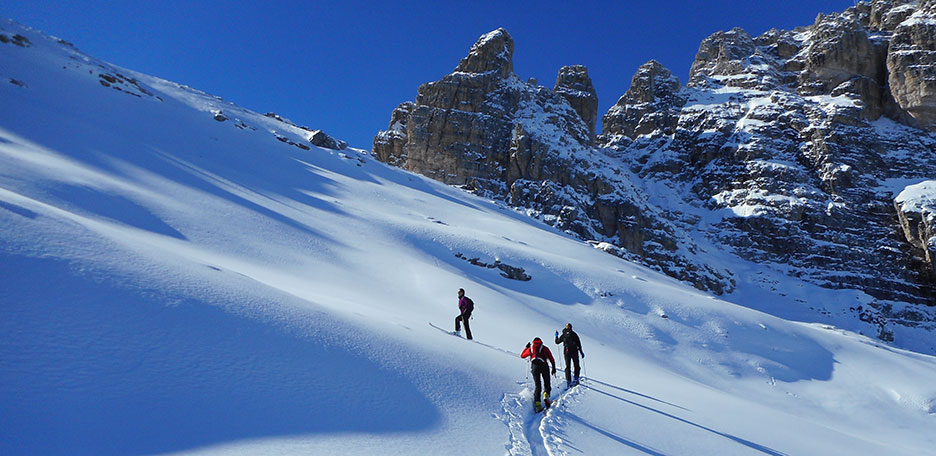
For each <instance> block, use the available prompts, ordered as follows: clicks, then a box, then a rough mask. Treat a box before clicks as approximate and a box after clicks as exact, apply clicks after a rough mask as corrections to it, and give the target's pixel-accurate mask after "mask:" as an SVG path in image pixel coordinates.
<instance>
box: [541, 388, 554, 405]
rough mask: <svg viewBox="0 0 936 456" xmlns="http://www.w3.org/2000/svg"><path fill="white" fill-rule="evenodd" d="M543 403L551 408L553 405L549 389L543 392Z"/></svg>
mask: <svg viewBox="0 0 936 456" xmlns="http://www.w3.org/2000/svg"><path fill="white" fill-rule="evenodd" d="M543 403H544V404H545V405H546V407H545V408H549V406H550V405H552V401H551V400H549V391H546V392H544V393H543Z"/></svg>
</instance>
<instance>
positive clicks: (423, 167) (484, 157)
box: [373, 29, 733, 293]
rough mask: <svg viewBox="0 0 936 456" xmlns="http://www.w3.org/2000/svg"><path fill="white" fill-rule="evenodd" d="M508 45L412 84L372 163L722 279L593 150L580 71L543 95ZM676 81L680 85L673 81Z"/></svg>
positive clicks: (680, 273)
mask: <svg viewBox="0 0 936 456" xmlns="http://www.w3.org/2000/svg"><path fill="white" fill-rule="evenodd" d="M512 58H513V40H512V39H511V38H510V35H509V34H508V33H507V32H506V31H505V30H503V29H498V30H495V31H493V32H491V33H488V34H486V35H484V36H482V37H481V38H480V39H479V40H478V42H476V43H475V44H474V45H473V46H472V47H471V50H470V51H469V54H468V56H467V57H465V58H464V59H462V60H461V62H460V63H459V64H458V66H457V67H456V68H455V71H454V72H453V73H451V74H449V75H446V76H444V77H443V78H442V79H441V80H439V81H435V82H429V83H426V84H423V85H422V86H420V87H419V90H418V94H417V97H416V101H415V103H411V104H407V103H404V104H402V105H400V106H399V107H398V108H397V109H396V110H394V113H393V115H392V117H393V120H392V121H391V123H390V128H389V129H388V130H386V131H382V132H380V133H378V134H377V136H376V137H375V138H374V149H373V153H374V155H375V156H377V157H378V159H380V160H382V161H385V162H388V163H393V164H396V165H397V166H401V167H403V168H406V169H409V170H411V171H415V172H418V173H420V174H423V175H426V176H429V177H432V178H434V179H436V180H439V181H442V182H446V183H449V184H454V185H464V186H466V187H467V188H468V189H471V190H474V191H478V192H483V193H485V194H487V195H489V196H493V197H497V198H503V199H505V200H507V201H508V202H510V204H512V205H515V206H519V207H525V208H527V209H529V210H530V211H531V212H532V213H534V214H538V215H539V216H540V217H541V218H542V219H543V220H544V221H546V222H548V223H550V224H552V225H554V226H556V227H557V228H560V229H562V230H565V231H568V232H571V233H574V234H577V235H579V236H581V237H583V238H586V239H598V240H614V241H615V243H617V244H618V245H621V246H623V247H625V248H626V249H627V250H626V253H621V254H622V255H630V256H631V257H632V259H635V260H640V261H644V262H645V263H647V264H649V265H651V266H653V267H656V268H658V269H659V270H662V271H665V272H667V273H669V274H670V275H672V276H674V277H677V278H680V279H683V280H688V281H691V282H692V283H695V284H696V285H697V286H699V287H700V288H704V289H707V290H712V291H715V292H717V293H721V292H724V291H726V290H730V289H731V287H732V286H733V285H732V284H731V278H730V275H729V274H727V273H726V272H724V271H721V272H718V271H716V269H715V268H713V267H710V266H706V265H705V264H703V262H702V261H701V260H700V259H699V258H695V257H693V256H692V255H691V254H690V255H688V256H687V255H686V252H696V253H698V252H700V249H699V247H698V246H696V245H695V243H694V241H693V240H692V238H691V237H690V236H687V235H686V234H685V233H683V232H680V230H679V229H677V228H676V226H675V225H673V223H672V222H671V221H670V220H668V218H667V216H665V215H664V214H662V213H661V212H660V211H659V209H656V208H653V207H651V206H650V205H648V204H647V202H646V198H645V196H643V195H642V194H641V193H640V192H639V191H638V190H637V189H636V188H635V187H634V186H633V185H631V184H630V183H629V182H628V177H627V176H628V172H627V170H626V169H624V168H622V167H621V165H620V162H618V161H617V160H616V159H614V158H613V157H610V156H607V155H605V154H604V153H603V152H601V151H600V150H596V149H594V148H593V147H592V144H593V143H594V122H595V120H596V119H597V95H596V94H595V91H594V86H593V85H592V82H591V79H590V78H589V77H588V71H587V69H586V68H585V67H582V66H567V67H563V68H562V69H561V70H560V71H559V75H558V77H557V82H556V86H555V88H554V89H553V90H548V89H546V88H544V87H541V86H538V85H536V84H535V81H530V82H526V83H524V82H522V81H521V79H520V78H518V77H517V76H516V75H515V74H513V73H512V68H513V61H512ZM677 85H678V83H677Z"/></svg>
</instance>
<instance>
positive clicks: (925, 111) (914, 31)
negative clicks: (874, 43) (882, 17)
mask: <svg viewBox="0 0 936 456" xmlns="http://www.w3.org/2000/svg"><path fill="white" fill-rule="evenodd" d="M901 17H903V16H901ZM887 71H888V74H889V77H888V82H889V84H890V89H891V94H893V97H894V99H895V100H896V101H897V104H898V105H899V106H900V108H901V109H903V110H904V111H906V112H907V113H908V114H909V115H910V117H912V118H913V119H914V120H915V121H916V122H917V123H918V124H919V125H920V126H922V127H923V128H927V129H930V130H936V4H934V3H933V2H929V3H926V2H921V3H920V6H919V8H918V9H917V10H916V11H915V12H913V14H911V15H908V16H906V19H905V20H904V21H902V22H901V23H900V24H899V25H898V26H897V27H896V28H895V30H894V34H893V37H892V38H891V40H890V46H889V48H888V52H887Z"/></svg>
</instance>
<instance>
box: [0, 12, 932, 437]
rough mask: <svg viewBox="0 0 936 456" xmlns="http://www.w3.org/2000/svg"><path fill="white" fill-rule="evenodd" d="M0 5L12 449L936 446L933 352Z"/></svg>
mask: <svg viewBox="0 0 936 456" xmlns="http://www.w3.org/2000/svg"><path fill="white" fill-rule="evenodd" d="M0 34H2V35H4V36H5V37H7V38H8V39H7V40H5V41H4V42H2V43H0V106H2V109H0V277H2V283H3V286H2V287H0V312H2V315H3V318H2V319H0V454H5V455H16V454H95V455H108V454H115V455H116V454H120V455H127V454H166V453H172V454H176V453H178V454H245V453H249V454H466V455H478V454H509V455H529V454H534V455H543V454H549V455H561V454H568V455H572V454H651V455H662V454H667V455H668V454H693V455H705V454H718V455H724V454H752V455H765V454H766V455H802V454H823V455H829V454H880V455H885V454H886V455H919V454H926V453H928V452H932V449H933V448H934V445H936V436H934V433H933V432H932V429H933V427H934V425H936V385H934V383H933V382H932V379H933V378H936V359H934V357H932V356H929V355H925V354H918V353H914V352H910V351H905V350H901V349H899V348H896V347H890V346H883V345H881V344H880V343H879V342H878V341H876V340H873V339H869V338H867V337H865V336H862V335H859V334H854V333H850V332H847V331H844V330H839V329H836V328H835V327H833V326H830V325H828V324H818V323H810V322H795V321H790V320H785V319H783V318H780V317H778V316H773V315H770V314H767V313H763V312H761V311H757V310H753V309H752V308H750V307H745V306H742V305H738V304H736V303H732V302H729V301H726V300H722V299H716V298H714V297H712V296H708V295H705V294H703V293H700V292H698V291H697V290H694V289H692V288H691V287H688V286H685V285H682V284H680V283H677V282H675V281H674V280H672V279H670V278H667V277H665V276H662V275H660V274H658V273H655V272H653V271H650V270H648V269H645V268H642V267H639V266H636V265H633V264H630V263H627V262H624V261H623V260H621V259H619V258H617V257H614V256H612V255H608V254H606V253H603V252H602V251H600V250H599V249H596V248H593V247H592V246H590V245H588V244H585V243H582V242H579V241H576V240H574V239H572V238H571V237H569V236H567V235H565V234H563V233H559V232H557V231H555V230H554V229H552V228H550V227H548V226H546V225H544V224H542V223H539V222H536V221H534V220H531V219H529V218H527V217H525V216H523V215H522V214H519V213H517V212H515V211H513V210H511V209H508V208H506V207H505V206H504V205H503V204H500V203H497V202H492V201H486V200H482V199H479V198H477V197H474V196H472V195H469V194H467V193H464V192H462V191H460V190H458V189H454V188H450V187H446V186H443V185H441V184H438V183H436V182H434V181H431V180H428V179H426V178H423V177H420V176H416V175H412V174H409V173H406V172H403V171H401V170H399V169H396V168H390V167H387V166H385V165H383V164H381V163H379V162H377V161H376V160H373V159H372V158H371V157H370V156H368V155H367V153H366V152H363V151H360V150H354V149H348V150H345V151H334V150H328V149H321V148H317V147H309V145H308V142H307V138H308V136H309V132H308V131H307V130H305V129H302V128H300V127H296V126H295V125H292V124H290V123H287V122H283V121H281V120H278V119H276V118H273V117H267V116H263V115H259V114H256V113H252V112H248V111H246V110H243V109H240V108H238V107H237V106H235V105H233V104H231V103H228V102H225V101H224V100H221V99H219V98H217V97H214V96H211V95H208V94H205V93H202V92H199V91H197V90H194V89H191V88H188V87H185V86H181V85H179V84H175V83H172V82H169V81H165V80H161V79H158V78H154V77H150V76H147V75H143V74H138V73H135V72H133V71H130V70H127V69H123V68H119V67H115V66H113V65H110V64H108V63H105V62H101V61H98V60H96V59H94V58H91V57H89V56H86V55H84V54H82V53H81V52H79V51H77V50H76V49H74V48H73V47H71V46H69V45H68V44H67V43H62V42H60V41H59V40H56V39H53V38H49V37H46V36H43V35H42V34H40V33H38V32H36V31H33V30H30V29H27V28H24V27H22V26H19V25H17V24H15V23H12V22H9V21H3V22H0ZM17 35H19V36H20V37H21V38H23V39H14V38H15V37H16V36H17ZM24 39H25V40H24ZM102 81H103V82H102ZM105 83H106V84H105ZM219 113H223V117H224V119H225V120H222V121H219V120H217V119H216V116H218V114H219ZM456 255H457V256H456ZM463 258H478V259H479V261H481V262H484V263H494V262H495V261H496V260H500V261H501V262H502V263H504V264H507V265H510V266H514V267H520V268H523V269H524V271H525V273H526V274H528V275H530V276H531V277H532V279H531V280H529V281H516V280H510V279H507V278H505V277H503V276H502V275H501V274H500V271H499V270H498V269H494V268H485V267H479V266H476V265H474V264H472V263H470V262H468V261H466V260H464V259H463ZM778 285H779V286H790V287H793V286H796V287H800V288H802V287H804V286H803V285H802V284H798V283H797V284H793V283H790V284H786V283H779V284H778ZM460 287H463V288H465V289H466V291H467V294H468V296H470V297H471V298H472V299H473V300H474V302H475V303H476V311H475V317H474V318H473V320H472V330H473V332H474V335H475V337H476V342H468V341H466V340H464V339H460V338H456V337H453V336H451V335H448V334H445V333H444V332H442V331H439V330H438V329H435V328H433V327H431V326H430V325H429V324H428V323H430V322H431V323H434V324H436V325H438V326H441V327H443V328H448V327H450V326H451V325H452V324H453V319H454V317H455V315H456V312H457V307H456V296H455V294H456V291H457V289H458V288H460ZM798 293H800V294H801V295H802V296H803V297H804V298H808V299H816V300H822V299H825V298H827V297H828V296H832V295H827V294H823V293H824V292H823V291H821V290H819V289H812V288H808V287H807V288H805V289H801V290H800V291H799V292H798ZM834 296H840V295H834ZM727 299H733V298H731V297H728V298H727ZM744 299H745V300H746V301H743V302H742V301H739V302H741V303H744V302H748V303H750V302H754V301H752V300H756V299H758V296H756V295H753V294H752V295H745V296H744ZM752 307H757V308H759V309H769V308H771V306H770V305H769V303H763V302H754V304H753V305H752ZM566 322H572V323H573V324H574V327H575V329H576V330H577V331H578V332H579V334H580V335H581V336H582V339H583V346H584V350H585V353H586V355H587V357H586V359H585V360H584V361H585V376H586V380H585V382H584V384H583V385H582V386H580V387H577V388H575V389H573V390H571V391H565V388H564V385H563V388H561V391H563V394H562V395H561V396H559V400H558V401H557V403H556V405H555V407H553V408H552V409H550V410H549V411H548V412H547V413H545V414H543V415H533V414H532V410H531V406H530V398H531V392H530V390H531V385H530V384H529V381H528V380H527V375H526V372H527V364H526V362H525V361H524V360H521V359H520V358H519V356H518V355H517V353H519V351H520V350H521V349H522V348H523V346H524V344H525V343H526V342H527V341H529V340H530V339H531V338H533V337H536V336H539V337H542V338H544V340H546V341H547V343H548V345H549V346H550V347H552V348H553V351H554V352H556V353H558V350H557V349H556V348H555V345H552V344H551V342H552V340H551V337H552V336H551V335H552V334H553V332H554V331H555V330H558V329H560V328H561V327H562V326H563V325H564V324H565V323H566ZM560 364H561V361H560ZM560 367H561V366H560ZM560 378H561V374H560ZM554 382H555V383H556V384H559V383H564V382H561V381H558V380H556V379H554Z"/></svg>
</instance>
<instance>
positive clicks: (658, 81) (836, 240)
mask: <svg viewBox="0 0 936 456" xmlns="http://www.w3.org/2000/svg"><path fill="white" fill-rule="evenodd" d="M934 5H936V1H933V0H926V1H918V2H915V1H901V0H876V1H873V2H870V3H867V2H862V3H859V4H857V5H856V6H855V7H852V8H849V9H848V10H846V11H844V12H842V13H837V14H830V15H820V16H819V17H817V19H816V21H815V23H814V24H812V25H810V26H807V27H802V28H798V29H796V30H792V31H783V30H770V31H768V32H766V33H764V34H763V35H761V36H758V37H751V36H750V35H748V34H747V33H746V32H745V31H744V30H741V29H733V30H730V31H727V32H718V33H715V34H713V35H712V36H710V37H709V38H707V39H706V40H704V41H703V42H702V44H701V45H700V47H699V52H698V54H697V56H696V60H695V62H694V63H693V65H692V68H691V71H690V76H689V81H688V82H687V84H686V86H684V87H683V86H680V83H679V80H678V79H677V78H676V77H675V76H673V74H672V73H671V72H670V71H669V70H667V69H666V68H664V67H663V66H662V65H660V64H659V63H657V62H655V61H650V62H648V63H646V64H644V65H642V66H641V67H640V68H639V69H638V70H637V73H636V74H635V75H634V77H633V79H632V81H631V87H630V89H629V90H628V91H627V92H626V93H625V94H624V95H623V96H621V98H620V99H619V100H618V102H617V103H616V104H615V105H614V106H613V107H612V108H611V109H610V110H609V111H608V112H607V113H606V114H605V115H604V116H603V117H602V129H601V135H600V136H598V137H597V139H596V138H593V136H592V135H593V132H594V128H593V125H594V124H593V122H594V119H596V117H597V111H596V109H595V108H594V106H596V104H597V96H596V95H595V94H594V89H593V87H592V85H591V80H590V79H589V78H588V76H587V71H586V70H585V69H584V67H580V66H574V67H564V68H563V69H562V70H560V72H559V77H558V78H557V83H556V86H555V88H554V89H553V90H548V89H546V88H544V87H540V86H536V85H535V83H523V82H521V81H520V79H519V78H517V77H516V76H515V75H514V74H513V73H512V63H511V62H512V60H511V59H512V55H513V41H512V39H510V36H509V35H508V34H507V33H506V31H504V30H497V31H495V32H492V33H490V34H488V35H485V36H483V37H482V38H481V39H480V40H479V41H478V42H477V43H476V44H475V45H474V46H472V48H471V51H470V52H469V55H468V57H466V58H465V59H463V60H462V62H461V63H460V64H459V65H458V67H457V68H456V70H455V72H453V73H452V74H450V75H447V76H445V77H443V78H442V79H441V80H440V81H437V82H432V83H428V84H424V85H423V86H422V87H420V88H419V93H418V96H417V98H416V102H415V103H412V104H403V105H401V106H400V107H399V108H397V110H395V111H394V114H393V121H392V122H391V125H390V128H389V129H388V130H387V131H385V132H381V133H379V134H378V135H377V137H376V138H375V141H374V153H375V155H377V156H378V157H379V158H380V159H381V160H383V161H387V162H390V163H394V164H397V165H399V166H403V167H405V168H407V169H410V170H413V171H416V172H420V173H422V174H425V175H427V176H431V177H433V178H436V179H438V180H442V181H444V182H449V183H452V184H458V185H466V186H467V187H468V188H470V189H474V190H476V191H479V192H485V193H487V194H489V195H491V196H493V197H499V198H503V199H505V200H507V201H508V202H509V203H510V204H512V205H514V206H517V207H522V208H526V209H527V210H528V212H530V213H533V214H534V215H537V216H539V217H541V218H542V219H543V220H546V221H547V222H549V223H552V224H554V225H555V226H557V227H558V228H561V229H564V230H567V231H569V232H572V233H575V234H576V235H578V236H581V237H583V238H585V239H588V240H594V241H596V244H598V245H601V246H603V247H604V248H606V249H607V250H609V251H610V252H612V253H616V254H618V255H621V256H624V257H628V258H631V259H634V260H638V261H642V262H644V263H645V264H647V265H649V266H651V267H654V268H656V269H659V270H661V271H664V272H666V273H668V274H670V275H672V276H673V277H676V278H679V279H681V280H686V281H689V282H691V283H693V284H694V285H696V286H697V287H699V288H701V289H705V290H711V291H713V292H716V293H723V292H732V291H733V290H734V289H735V285H736V282H735V280H736V279H738V278H737V277H735V276H734V275H733V273H732V272H731V271H728V270H725V268H724V266H722V265H720V264H719V262H718V258H719V255H718V254H716V252H728V253H729V254H730V255H734V256H736V257H740V258H742V259H744V260H748V261H751V262H752V263H757V264H759V265H760V267H763V268H768V269H770V270H774V271H782V272H783V273H786V274H789V275H793V276H796V277H799V278H801V279H803V280H806V281H808V282H811V283H814V284H818V285H820V286H823V287H828V288H835V289H852V290H857V291H860V292H863V293H865V294H866V295H867V296H870V299H869V301H868V303H867V304H868V305H866V306H857V307H854V306H853V307H851V308H850V311H851V312H854V313H855V316H856V317H857V318H860V319H861V320H862V321H866V322H869V323H871V324H873V325H877V326H878V328H879V329H880V333H879V335H880V336H881V337H882V338H884V339H887V338H889V337H892V335H891V334H892V333H891V329H888V328H893V325H894V324H899V325H905V326H924V327H933V326H934V324H933V322H934V321H936V312H932V311H931V310H930V309H929V308H928V307H926V306H920V304H928V305H934V304H936V274H934V273H933V271H934V269H933V257H934V255H933V253H934V250H933V222H932V210H931V209H925V208H927V207H930V206H926V205H919V204H916V205H914V204H907V203H904V204H900V203H898V202H897V199H896V198H897V195H898V194H900V193H902V192H903V191H904V188H905V187H907V186H908V185H914V184H919V183H920V182H923V181H925V180H927V179H932V178H933V177H934V176H936V133H934V132H933V131H934V130H936V123H934V112H936V111H934V109H933V108H934V97H936V77H934V71H936V62H934V60H933V59H934V57H933V56H936V42H934V40H936V29H934V27H936V6H934ZM593 113H594V114H593ZM651 189H652V190H651ZM927 189H929V190H927ZM917 190H918V191H917V192H915V193H913V194H916V193H919V192H921V191H922V192H923V193H924V194H926V192H927V191H932V192H933V193H936V190H934V189H931V188H930V187H925V189H924V190H919V189H917ZM924 199H925V198H924ZM918 207H921V208H923V209H917V208H918ZM927 211H930V212H927ZM610 244H613V246H611V245H610ZM778 293H782V290H781V291H778Z"/></svg>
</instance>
